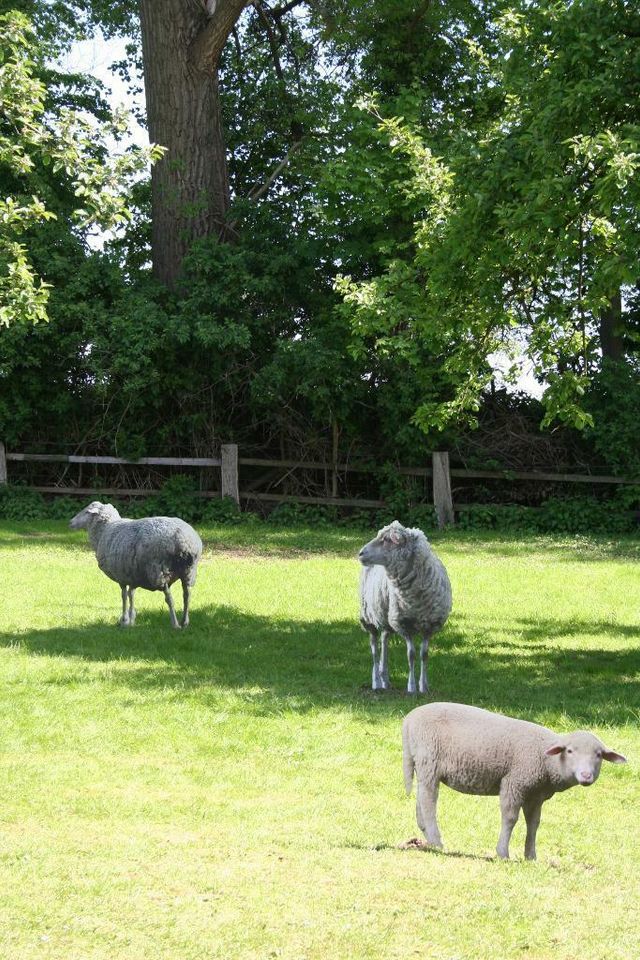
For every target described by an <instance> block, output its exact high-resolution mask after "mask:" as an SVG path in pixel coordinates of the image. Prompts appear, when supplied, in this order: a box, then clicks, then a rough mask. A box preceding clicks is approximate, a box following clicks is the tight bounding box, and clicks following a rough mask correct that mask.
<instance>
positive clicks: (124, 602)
mask: <svg viewBox="0 0 640 960" xmlns="http://www.w3.org/2000/svg"><path fill="white" fill-rule="evenodd" d="M120 591H121V593H122V616H121V617H120V621H119V625H120V626H121V627H128V626H129V614H128V612H127V585H126V583H124V584H121V585H120Z"/></svg>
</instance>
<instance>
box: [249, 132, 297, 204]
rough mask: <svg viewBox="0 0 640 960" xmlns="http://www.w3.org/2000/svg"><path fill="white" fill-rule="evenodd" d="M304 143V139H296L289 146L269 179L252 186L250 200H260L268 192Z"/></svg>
mask: <svg viewBox="0 0 640 960" xmlns="http://www.w3.org/2000/svg"><path fill="white" fill-rule="evenodd" d="M303 143H304V141H303V140H296V141H295V142H294V143H292V144H291V146H290V147H289V149H288V151H287V152H286V153H285V155H284V157H283V158H282V160H281V161H280V163H278V164H277V166H275V167H274V168H273V170H272V171H271V173H270V174H269V176H268V177H267V179H266V180H265V181H264V182H263V183H261V184H260V186H255V187H252V188H251V190H250V191H249V193H248V194H247V197H248V199H249V200H258V199H259V198H260V197H262V196H263V195H264V194H265V193H266V192H267V190H268V189H269V187H270V186H271V184H272V183H273V181H274V180H275V179H277V177H278V175H279V174H280V172H281V171H282V170H284V168H285V167H286V166H288V164H289V161H290V160H291V157H292V156H293V155H294V153H296V152H297V151H298V150H299V149H300V147H301V146H302V144H303Z"/></svg>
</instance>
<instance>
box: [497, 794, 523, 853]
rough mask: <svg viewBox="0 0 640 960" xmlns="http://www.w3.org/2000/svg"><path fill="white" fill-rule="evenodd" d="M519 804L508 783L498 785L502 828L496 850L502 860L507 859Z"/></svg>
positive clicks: (518, 812) (518, 813)
mask: <svg viewBox="0 0 640 960" xmlns="http://www.w3.org/2000/svg"><path fill="white" fill-rule="evenodd" d="M520 807H521V804H520V803H519V802H518V801H517V800H516V799H515V798H514V796H513V794H512V793H511V791H510V790H509V788H508V785H505V784H504V783H503V785H502V786H501V787H500V812H501V813H502V828H501V830H500V836H499V837H498V846H497V852H498V856H499V857H501V858H502V859H503V860H508V859H509V841H510V840H511V834H512V833H513V828H514V827H515V825H516V823H517V822H518V817H519V816H520Z"/></svg>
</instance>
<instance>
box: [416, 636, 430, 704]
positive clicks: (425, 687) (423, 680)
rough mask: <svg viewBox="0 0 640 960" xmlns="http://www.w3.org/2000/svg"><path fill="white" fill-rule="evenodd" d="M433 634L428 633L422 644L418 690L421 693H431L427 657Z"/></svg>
mask: <svg viewBox="0 0 640 960" xmlns="http://www.w3.org/2000/svg"><path fill="white" fill-rule="evenodd" d="M430 639H431V636H430V635H429V634H426V635H425V636H423V638H422V643H421V644H420V680H419V681H418V690H419V691H420V693H429V681H428V680H427V658H428V656H429V640H430Z"/></svg>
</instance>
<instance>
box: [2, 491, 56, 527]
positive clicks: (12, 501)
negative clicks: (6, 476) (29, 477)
mask: <svg viewBox="0 0 640 960" xmlns="http://www.w3.org/2000/svg"><path fill="white" fill-rule="evenodd" d="M46 516H47V505H46V503H45V501H44V497H42V496H41V494H39V493H37V492H36V491H35V490H29V489H28V488H27V487H21V486H11V485H9V484H6V485H3V486H1V487H0V517H2V519H3V520H44V519H45V517H46Z"/></svg>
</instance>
